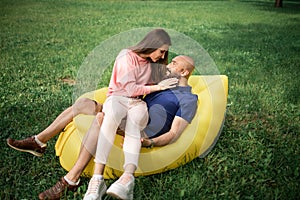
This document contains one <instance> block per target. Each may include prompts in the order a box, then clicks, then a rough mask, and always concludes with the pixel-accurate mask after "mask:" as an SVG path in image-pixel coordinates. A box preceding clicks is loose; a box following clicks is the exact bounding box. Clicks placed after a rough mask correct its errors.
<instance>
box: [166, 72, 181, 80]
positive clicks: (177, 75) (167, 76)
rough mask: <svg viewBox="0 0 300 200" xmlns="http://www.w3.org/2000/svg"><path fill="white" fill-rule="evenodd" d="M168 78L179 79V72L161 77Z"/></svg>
mask: <svg viewBox="0 0 300 200" xmlns="http://www.w3.org/2000/svg"><path fill="white" fill-rule="evenodd" d="M168 78H177V79H178V80H179V79H180V75H179V74H174V73H170V74H166V75H165V76H164V77H163V80H165V79H168Z"/></svg>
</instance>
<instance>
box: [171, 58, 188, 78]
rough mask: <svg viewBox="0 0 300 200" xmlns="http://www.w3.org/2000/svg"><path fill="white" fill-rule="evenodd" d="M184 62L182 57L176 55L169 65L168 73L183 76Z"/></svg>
mask: <svg viewBox="0 0 300 200" xmlns="http://www.w3.org/2000/svg"><path fill="white" fill-rule="evenodd" d="M183 66H184V63H183V61H182V58H180V57H175V58H173V60H172V61H171V62H170V63H169V64H168V65H167V75H168V76H169V75H173V76H174V75H176V76H179V77H180V76H181V72H183V71H184V70H185V69H184V67H183Z"/></svg>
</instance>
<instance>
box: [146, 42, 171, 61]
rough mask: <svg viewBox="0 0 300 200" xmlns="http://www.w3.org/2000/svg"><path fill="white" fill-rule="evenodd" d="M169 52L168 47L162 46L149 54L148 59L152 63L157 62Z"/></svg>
mask: <svg viewBox="0 0 300 200" xmlns="http://www.w3.org/2000/svg"><path fill="white" fill-rule="evenodd" d="M168 50H169V45H167V44H164V45H162V46H161V47H159V48H158V49H156V50H155V51H153V52H152V53H150V54H149V58H150V59H151V60H152V61H153V62H157V61H158V60H159V59H164V57H165V54H166V52H167V51H168Z"/></svg>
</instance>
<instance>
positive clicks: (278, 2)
mask: <svg viewBox="0 0 300 200" xmlns="http://www.w3.org/2000/svg"><path fill="white" fill-rule="evenodd" d="M282 1H283V0H275V7H276V8H282Z"/></svg>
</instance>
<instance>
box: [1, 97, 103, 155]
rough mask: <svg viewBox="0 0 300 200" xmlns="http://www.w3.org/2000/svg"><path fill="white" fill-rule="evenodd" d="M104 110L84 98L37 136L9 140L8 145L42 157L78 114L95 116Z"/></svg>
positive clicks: (99, 105)
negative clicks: (52, 140) (54, 138)
mask: <svg viewBox="0 0 300 200" xmlns="http://www.w3.org/2000/svg"><path fill="white" fill-rule="evenodd" d="M101 110H102V105H101V104H98V103H97V102H95V101H93V100H91V99H87V98H82V99H79V100H78V101H76V102H75V104H74V105H73V106H71V107H69V108H67V109H66V110H64V111H63V112H62V113H61V114H60V115H59V116H58V117H57V118H56V119H55V120H54V121H53V123H51V124H50V125H49V126H48V127H47V128H46V129H45V130H43V131H42V132H40V133H39V134H38V135H36V136H31V137H29V138H26V139H24V140H14V139H11V138H8V139H7V144H8V145H9V146H10V147H12V148H14V149H16V150H19V151H23V152H28V153H32V154H33V155H36V156H42V155H43V153H44V152H45V150H46V142H47V141H48V140H50V139H51V138H52V137H54V136H56V135H57V134H59V133H60V132H61V131H62V130H63V128H64V127H65V126H66V125H67V124H68V123H70V122H71V121H72V120H73V117H75V116H76V115H78V114H87V115H95V114H96V113H97V112H99V111H101Z"/></svg>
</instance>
